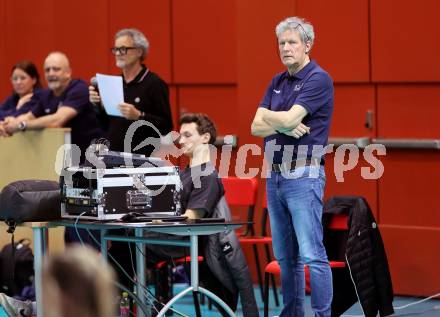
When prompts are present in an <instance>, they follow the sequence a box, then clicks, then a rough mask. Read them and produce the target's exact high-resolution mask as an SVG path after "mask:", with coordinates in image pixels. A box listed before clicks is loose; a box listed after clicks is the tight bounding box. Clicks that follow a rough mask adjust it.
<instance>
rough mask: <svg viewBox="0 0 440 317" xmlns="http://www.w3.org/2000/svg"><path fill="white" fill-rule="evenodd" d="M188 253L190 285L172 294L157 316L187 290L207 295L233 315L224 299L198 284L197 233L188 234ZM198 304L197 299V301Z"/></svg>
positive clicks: (197, 309) (163, 314) (195, 293)
mask: <svg viewBox="0 0 440 317" xmlns="http://www.w3.org/2000/svg"><path fill="white" fill-rule="evenodd" d="M190 243H191V245H190V255H191V286H190V287H188V288H187V289H184V290H183V291H181V292H180V293H178V294H177V295H176V296H174V297H173V298H172V299H171V300H170V301H169V302H168V303H167V304H166V305H165V306H164V307H163V308H162V309H161V310H160V312H159V314H158V315H157V317H163V316H165V312H166V311H167V310H168V309H169V308H170V307H171V306H172V305H173V304H174V303H175V302H177V301H178V300H179V299H180V298H182V297H183V296H185V295H186V294H188V293H189V292H193V296H198V293H203V294H205V295H206V296H207V297H209V298H211V299H212V300H213V301H214V302H216V303H218V304H219V305H220V306H221V307H222V308H224V310H225V311H226V312H227V313H228V314H229V316H231V317H235V314H234V312H233V311H232V309H231V308H230V307H229V306H228V305H226V303H225V302H224V301H222V300H221V299H220V298H219V297H218V296H217V295H215V294H213V293H212V292H210V291H208V290H207V289H204V288H203V287H200V286H199V261H198V253H199V250H198V245H199V243H198V236H197V235H190ZM197 304H198V301H197ZM197 304H196V305H197ZM195 308H196V314H198V315H197V316H200V307H199V308H197V307H195Z"/></svg>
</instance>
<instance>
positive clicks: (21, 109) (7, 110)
mask: <svg viewBox="0 0 440 317" xmlns="http://www.w3.org/2000/svg"><path fill="white" fill-rule="evenodd" d="M11 83H12V88H13V93H12V95H11V96H9V97H8V98H6V100H5V101H4V102H3V103H1V104H0V126H1V122H2V121H3V120H4V119H5V118H6V117H17V116H19V115H21V114H24V113H26V112H28V111H30V110H31V109H30V106H31V105H32V104H30V103H29V101H30V100H31V98H32V95H33V94H34V92H36V90H38V89H39V88H40V87H41V83H40V75H39V74H38V71H37V68H36V67H35V65H34V64H33V63H32V62H29V61H21V62H19V63H17V64H15V65H14V66H13V67H12V74H11ZM0 129H1V128H0ZM0 133H1V132H0Z"/></svg>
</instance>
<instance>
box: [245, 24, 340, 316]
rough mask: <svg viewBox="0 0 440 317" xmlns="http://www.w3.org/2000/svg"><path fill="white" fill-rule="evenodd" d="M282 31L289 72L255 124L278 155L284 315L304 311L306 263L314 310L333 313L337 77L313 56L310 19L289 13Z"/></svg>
mask: <svg viewBox="0 0 440 317" xmlns="http://www.w3.org/2000/svg"><path fill="white" fill-rule="evenodd" d="M275 33H276V36H277V39H278V47H279V54H280V58H281V62H282V63H283V64H284V65H285V66H286V68H287V71H285V72H283V73H280V74H278V75H276V76H275V77H274V78H273V79H272V81H271V83H270V85H269V87H268V89H267V91H266V94H265V96H264V99H263V101H262V102H261V104H260V106H259V108H258V110H257V112H256V114H255V118H254V120H253V122H252V128H251V129H252V134H253V135H255V136H258V137H262V138H264V142H265V154H267V153H269V152H270V153H273V160H272V161H271V162H268V163H269V164H270V169H271V174H270V177H269V178H268V179H267V200H268V208H269V216H270V222H271V229H272V238H273V250H274V254H275V257H276V259H277V260H278V262H279V264H280V267H281V284H282V294H283V302H284V308H283V310H282V312H281V314H280V317H302V316H304V297H305V281H304V264H307V265H308V266H309V268H310V276H311V278H310V281H311V289H312V300H311V302H312V309H313V311H314V313H315V316H316V317H330V315H331V302H332V296H333V286H332V274H331V270H330V265H329V263H328V259H327V254H326V251H325V248H324V245H323V242H322V238H323V231H322V223H321V216H322V208H323V203H322V196H323V192H324V185H325V173H324V166H323V165H324V160H323V159H322V160H321V155H322V152H323V151H322V149H323V147H324V146H325V145H326V144H327V141H328V134H329V128H330V121H331V116H332V112H333V82H332V79H331V78H330V76H329V75H328V74H327V72H325V71H324V70H323V69H322V68H321V67H319V66H318V64H317V63H316V62H315V61H311V60H310V57H309V54H310V50H311V48H312V46H313V41H314V37H315V36H314V32H313V26H312V25H311V24H310V23H309V22H306V21H305V20H304V19H302V18H299V17H293V18H287V19H285V20H284V21H281V22H280V23H279V24H278V25H277V27H276V29H275ZM266 157H267V155H266Z"/></svg>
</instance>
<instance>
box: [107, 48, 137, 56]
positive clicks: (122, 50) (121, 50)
mask: <svg viewBox="0 0 440 317" xmlns="http://www.w3.org/2000/svg"><path fill="white" fill-rule="evenodd" d="M135 49H138V47H132V46H121V47H112V48H111V52H112V54H113V55H116V53H119V54H120V55H125V54H127V52H128V50H135Z"/></svg>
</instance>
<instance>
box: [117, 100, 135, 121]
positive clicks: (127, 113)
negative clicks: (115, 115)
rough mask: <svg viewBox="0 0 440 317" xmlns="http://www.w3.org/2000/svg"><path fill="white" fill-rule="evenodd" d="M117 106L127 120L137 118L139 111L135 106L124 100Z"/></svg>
mask: <svg viewBox="0 0 440 317" xmlns="http://www.w3.org/2000/svg"><path fill="white" fill-rule="evenodd" d="M118 108H119V111H121V113H122V115H123V116H124V118H125V119H128V120H137V119H139V117H140V115H141V112H140V111H139V110H138V109H136V107H135V106H133V105H132V104H129V103H126V102H123V103H121V104H119V106H118Z"/></svg>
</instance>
